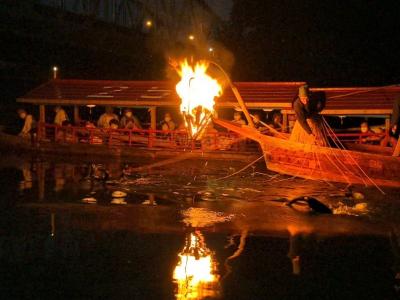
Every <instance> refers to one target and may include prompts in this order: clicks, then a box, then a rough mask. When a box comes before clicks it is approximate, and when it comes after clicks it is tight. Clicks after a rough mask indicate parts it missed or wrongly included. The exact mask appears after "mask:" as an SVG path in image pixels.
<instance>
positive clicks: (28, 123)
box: [17, 109, 36, 138]
mask: <svg viewBox="0 0 400 300" xmlns="http://www.w3.org/2000/svg"><path fill="white" fill-rule="evenodd" d="M17 113H18V115H19V117H20V118H21V119H22V120H24V127H22V130H21V132H20V133H19V134H18V135H19V136H21V137H24V138H29V137H30V135H31V134H32V131H33V130H34V129H35V128H36V121H35V119H34V118H33V116H32V115H30V114H28V113H27V112H26V110H25V109H19V110H18V112H17Z"/></svg>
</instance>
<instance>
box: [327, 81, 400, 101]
mask: <svg viewBox="0 0 400 300" xmlns="http://www.w3.org/2000/svg"><path fill="white" fill-rule="evenodd" d="M398 86H399V84H392V85H386V86H380V87H377V88H369V89H365V90H362V91H357V92H351V93H347V94H343V95H337V96H332V97H328V98H327V99H337V98H344V97H347V96H352V95H358V94H364V93H369V92H374V91H378V90H382V89H385V88H391V87H398Z"/></svg>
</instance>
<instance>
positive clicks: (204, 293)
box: [173, 232, 218, 300]
mask: <svg viewBox="0 0 400 300" xmlns="http://www.w3.org/2000/svg"><path fill="white" fill-rule="evenodd" d="M178 256H179V262H178V264H177V266H176V267H175V270H174V275H173V279H174V280H175V281H176V282H177V284H178V290H177V294H176V298H177V299H179V300H184V299H185V300H187V299H203V298H206V297H214V296H216V287H215V284H216V283H217V282H218V275H216V262H215V261H214V260H213V257H212V253H211V251H210V250H209V249H208V248H207V247H206V246H205V244H204V238H203V236H202V235H201V233H200V232H196V233H191V234H190V236H189V237H188V238H187V241H186V245H185V248H184V249H183V250H182V252H181V253H180V254H179V255H178Z"/></svg>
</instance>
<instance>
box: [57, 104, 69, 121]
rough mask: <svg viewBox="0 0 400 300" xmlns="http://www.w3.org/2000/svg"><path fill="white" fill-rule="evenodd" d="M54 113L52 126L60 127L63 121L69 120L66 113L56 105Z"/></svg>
mask: <svg viewBox="0 0 400 300" xmlns="http://www.w3.org/2000/svg"><path fill="white" fill-rule="evenodd" d="M54 111H55V112H56V116H55V117H54V124H56V125H58V126H61V125H62V123H63V122H64V121H68V120H69V119H68V115H67V113H66V112H65V110H64V109H63V108H62V107H61V106H59V105H57V106H56V107H55V108H54Z"/></svg>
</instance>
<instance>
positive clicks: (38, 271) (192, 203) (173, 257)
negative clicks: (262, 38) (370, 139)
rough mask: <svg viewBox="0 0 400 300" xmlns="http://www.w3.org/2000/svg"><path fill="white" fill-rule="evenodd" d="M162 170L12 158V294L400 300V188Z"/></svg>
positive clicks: (190, 168)
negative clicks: (322, 210)
mask: <svg viewBox="0 0 400 300" xmlns="http://www.w3.org/2000/svg"><path fill="white" fill-rule="evenodd" d="M154 162H155V161H152V160H149V159H136V160H134V161H123V160H118V159H116V158H112V159H108V160H104V159H103V160H96V159H73V158H69V157H62V158H60V157H58V158H55V157H29V156H28V157H21V156H13V155H12V154H4V153H3V154H2V157H1V158H0V181H1V193H2V195H1V203H0V206H1V211H0V220H1V223H0V225H1V227H0V263H1V278H0V289H1V291H0V292H1V295H2V298H3V299H21V298H22V299H24V298H30V299H61V298H62V299H64V298H68V299H99V298H101V299H397V297H398V295H399V293H398V289H399V288H400V284H399V281H400V260H399V259H400V251H399V248H400V222H399V217H400V201H399V200H400V199H399V196H398V194H399V191H400V188H399V189H384V191H385V193H386V194H385V195H383V194H381V193H380V192H379V191H378V190H377V189H374V188H366V187H360V186H356V187H346V186H345V185H341V184H331V183H326V182H323V181H321V182H317V181H310V180H303V179H300V178H293V177H289V176H283V175H277V174H275V173H271V172H268V171H267V170H266V168H265V165H264V163H263V162H262V161H260V162H259V163H257V164H255V165H254V166H252V167H249V168H247V169H246V170H244V171H242V172H240V173H238V174H236V175H234V173H236V172H238V171H240V169H241V168H243V167H244V166H245V165H246V164H247V163H245V162H238V161H236V162H233V161H215V160H214V161H211V160H209V161H208V160H205V159H199V160H185V161H176V162H173V163H170V164H167V165H164V166H161V167H156V168H152V169H151V168H141V167H143V166H144V165H148V164H153V163H154ZM300 196H308V197H314V198H316V199H318V200H320V201H321V202H323V203H325V204H326V205H328V206H329V207H330V208H332V210H333V212H334V214H318V213H315V212H312V211H310V210H309V208H308V206H306V205H302V204H301V203H299V204H297V205H294V206H292V207H289V206H287V205H285V200H284V199H282V198H286V199H294V198H296V197H300ZM396 276H397V279H396Z"/></svg>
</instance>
